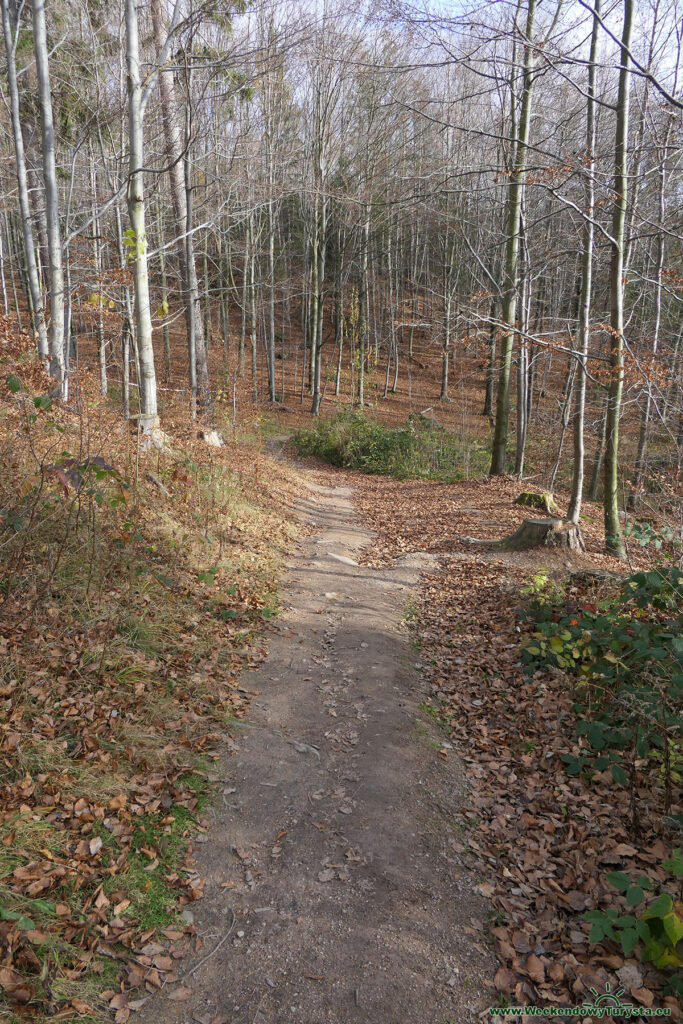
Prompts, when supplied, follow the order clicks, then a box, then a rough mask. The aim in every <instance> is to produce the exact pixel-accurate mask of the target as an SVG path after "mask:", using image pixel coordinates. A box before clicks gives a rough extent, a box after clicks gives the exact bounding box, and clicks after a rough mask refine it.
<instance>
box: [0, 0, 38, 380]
mask: <svg viewBox="0 0 683 1024" xmlns="http://www.w3.org/2000/svg"><path fill="white" fill-rule="evenodd" d="M2 29H3V34H4V38H5V51H6V54H7V83H8V86H9V101H10V102H9V106H10V113H11V116H12V133H13V136H14V156H15V162H16V169H17V186H18V194H19V212H20V216H21V230H22V233H23V237H24V252H25V256H26V273H27V275H28V285H29V292H30V296H31V305H32V307H33V322H34V325H35V331H36V334H37V335H38V338H37V341H38V356H39V358H40V359H41V361H42V362H44V363H47V362H48V359H49V348H48V337H47V326H46V324H45V310H44V308H43V292H42V288H41V286H40V276H39V274H38V265H37V263H36V251H35V245H34V242H33V228H32V226H31V206H30V203H29V190H28V178H27V173H26V156H25V153H24V137H23V133H22V130H21V114H20V111H19V88H18V85H17V68H16V60H15V55H16V42H17V39H16V36H17V35H18V32H19V26H18V25H17V26H16V30H15V31H16V34H15V37H14V38H13V37H12V27H11V20H10V13H9V0H2ZM3 263H4V261H3ZM2 295H3V302H4V306H5V313H7V292H6V290H5V276H4V265H3V275H2Z"/></svg>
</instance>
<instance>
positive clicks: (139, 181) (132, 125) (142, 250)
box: [126, 0, 159, 432]
mask: <svg viewBox="0 0 683 1024" xmlns="http://www.w3.org/2000/svg"><path fill="white" fill-rule="evenodd" d="M126 68H127V82H128V136H129V149H130V152H129V170H128V193H127V201H128V217H129V219H130V229H131V234H130V236H129V238H130V241H131V243H132V244H131V245H130V246H129V249H130V257H129V258H130V259H131V262H132V268H133V286H134V293H135V326H136V335H137V346H138V358H139V362H140V379H139V382H138V383H139V391H140V426H141V428H142V430H143V431H144V432H151V431H152V430H154V429H155V427H157V425H158V421H159V420H158V413H157V382H156V373H155V370H154V349H153V347H152V317H151V313H150V305H149V280H148V274H147V235H146V232H145V199H144V186H143V176H142V167H143V154H144V145H143V131H142V84H141V79H140V42H139V36H138V11H137V2H136V0H126Z"/></svg>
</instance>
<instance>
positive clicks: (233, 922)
mask: <svg viewBox="0 0 683 1024" xmlns="http://www.w3.org/2000/svg"><path fill="white" fill-rule="evenodd" d="M230 913H231V914H232V921H231V922H230V927H229V928H228V930H227V932H226V933H225V935H224V936H223V938H222V939H220V940H219V941H218V942H217V943H216V945H215V946H214V947H213V949H212V950H211V952H210V953H207V954H206V956H204V957H202V959H201V960H200V961H199V963H197V964H195V965H194V967H192V968H191V969H190V970H189V971H187V972H186V973H185V974H183V976H182V978H181V979H180V984H181V985H182V983H183V982H184V981H185V979H186V978H190V977H192V975H193V974H194V972H195V971H198V970H199V968H200V967H201V966H202V965H203V964H205V963H206V961H207V960H210V959H211V957H212V956H214V955H215V954H216V953H217V952H218V950H219V949H220V948H221V946H222V945H223V944H224V943H225V942H227V941H228V939H229V938H230V935H231V933H232V930H233V928H234V927H235V925H236V924H237V918H236V917H235V911H234V910H233V909H232V908H231V909H230Z"/></svg>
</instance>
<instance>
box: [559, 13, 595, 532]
mask: <svg viewBox="0 0 683 1024" xmlns="http://www.w3.org/2000/svg"><path fill="white" fill-rule="evenodd" d="M594 4H595V6H594V11H595V14H594V17H593V31H592V34H591V46H590V55H589V58H588V93H587V95H588V101H587V104H586V160H587V161H588V167H587V168H586V199H585V206H586V214H587V216H586V220H585V221H584V224H583V257H582V263H581V296H580V300H579V303H580V304H579V352H580V353H581V355H580V362H579V368H578V371H579V378H578V382H577V386H576V400H575V405H574V423H573V428H574V430H573V433H574V464H573V467H572V493H571V498H570V501H569V511H568V513H567V518H568V519H569V520H570V522H572V523H578V521H579V519H580V518H581V502H582V500H583V478H584V462H585V458H586V446H585V441H584V424H585V413H586V359H587V356H588V342H589V339H590V311H591V289H592V286H593V238H594V227H593V207H594V204H595V181H594V179H593V168H594V165H595V75H596V67H595V58H596V54H597V48H598V28H599V24H600V23H599V18H600V0H594Z"/></svg>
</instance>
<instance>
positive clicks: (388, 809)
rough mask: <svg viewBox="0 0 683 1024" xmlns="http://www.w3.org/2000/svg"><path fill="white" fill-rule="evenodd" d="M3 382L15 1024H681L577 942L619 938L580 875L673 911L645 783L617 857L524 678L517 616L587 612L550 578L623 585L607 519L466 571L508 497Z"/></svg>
mask: <svg viewBox="0 0 683 1024" xmlns="http://www.w3.org/2000/svg"><path fill="white" fill-rule="evenodd" d="M5 363H6V371H9V376H8V377H7V396H5V397H4V398H3V406H2V414H3V417H4V418H5V420H6V445H5V449H4V452H5V457H4V459H1V460H0V467H2V473H1V474H0V484H1V487H0V510H1V511H2V514H3V517H4V519H5V520H6V522H7V523H8V524H9V527H10V530H9V532H8V534H7V536H8V538H9V541H8V544H9V547H8V549H7V552H5V553H4V555H3V558H4V562H3V566H2V575H1V576H0V582H2V581H3V580H4V581H5V582H4V583H3V584H2V585H3V586H4V590H2V589H0V593H2V594H3V597H4V598H5V603H4V606H3V608H4V618H3V621H2V632H1V633H0V653H2V654H4V655H5V657H4V659H3V667H2V676H1V677H0V684H2V685H1V686H0V696H1V697H2V698H3V702H4V703H3V711H4V719H3V720H2V722H0V783H1V788H0V953H1V958H2V959H1V963H2V966H0V986H2V988H3V989H4V993H5V995H6V998H7V1002H6V1003H5V1004H0V1005H1V1006H2V1010H3V1012H4V1010H5V1007H7V1010H8V1012H9V1013H10V1016H9V1017H8V1019H9V1020H12V1021H19V1020H23V1019H31V1020H33V1021H35V1022H40V1024H42V1022H43V1021H45V1020H46V1019H49V1018H50V1019H59V1020H60V1021H63V1022H67V1021H68V1022H69V1024H72V1022H75V1021H79V1024H80V1022H84V1021H88V1022H95V1021H98V1022H99V1021H102V1020H104V1019H109V1018H110V1011H114V1014H115V1020H116V1022H117V1024H126V1022H127V1021H129V1020H130V1021H140V1024H162V1022H163V1024H166V1022H167V1021H168V1022H169V1024H175V1022H177V1024H181V1022H182V1024H190V1022H191V1021H192V1022H196V1024H227V1022H230V1024H267V1022H268V1021H271V1022H273V1021H278V1022H280V1021H282V1022H286V1021H291V1022H295V1021H296V1022H297V1024H314V1022H315V1024H325V1022H326V1021H339V1022H340V1024H341V1022H342V1021H343V1022H346V1021H354V1020H357V1021H358V1022H362V1024H399V1022H400V1024H413V1022H414V1024H450V1022H452V1021H453V1022H456V1021H457V1024H470V1022H473V1021H476V1020H479V1019H488V1014H487V1012H486V1009H487V1007H488V1006H489V1005H492V1004H498V1003H500V1005H503V1006H509V1005H522V1004H535V1005H539V1006H549V1005H550V1006H558V1005H560V1006H571V1005H575V1004H578V1003H582V1002H583V1001H584V1000H585V999H589V998H590V995H591V990H592V989H595V990H596V991H598V992H604V991H605V989H606V986H607V985H608V984H609V985H610V986H611V987H612V991H615V990H616V989H618V988H619V989H624V991H625V993H626V995H625V996H624V998H625V999H629V1000H630V1001H633V1002H634V1004H635V1005H640V1006H644V1007H650V1006H653V1005H656V1006H665V1007H667V1008H668V1009H670V1010H671V1012H672V1016H673V1018H674V1019H678V1018H677V1017H676V1014H677V1013H678V1012H679V1005H678V1002H677V1000H676V998H675V997H673V996H672V995H670V994H668V995H667V994H666V992H665V991H664V989H663V979H662V976H661V974H660V973H659V972H656V971H654V970H653V969H651V968H650V967H649V966H648V965H644V964H643V963H642V962H641V961H640V960H639V959H637V957H636V955H635V954H633V953H632V954H630V955H623V953H622V952H621V951H620V949H619V948H618V947H617V946H616V944H615V943H611V944H607V945H605V944H604V943H603V944H602V945H599V946H596V945H594V944H591V941H590V938H589V930H590V925H589V923H588V922H587V921H585V920H584V919H583V917H582V915H583V913H584V911H587V910H593V909H594V908H598V907H601V908H602V907H608V908H610V907H612V908H613V907H617V908H621V909H622V910H623V902H624V898H623V897H622V896H620V895H619V894H618V893H615V891H614V889H613V888H610V885H609V883H608V882H606V881H605V874H606V872H609V871H615V870H618V871H621V872H626V873H629V874H635V875H636V876H638V877H643V876H645V875H646V876H648V877H649V879H650V881H651V883H652V887H653V888H654V891H659V890H660V889H661V887H662V886H664V887H666V886H670V882H669V880H668V878H667V873H666V871H665V870H664V869H663V867H662V864H663V862H665V860H666V858H667V857H668V856H669V855H670V852H671V850H670V847H671V832H670V830H668V831H667V827H666V825H665V824H663V819H662V814H661V797H662V792H661V791H662V786H661V783H660V781H658V780H657V779H656V778H655V780H654V784H651V782H650V781H648V784H647V785H645V774H644V772H643V782H642V785H639V787H638V791H637V794H636V796H635V803H637V804H638V808H637V809H638V816H639V823H638V827H639V833H638V836H637V838H636V836H635V835H634V832H633V829H632V827H631V825H630V821H629V819H630V816H631V813H632V811H633V807H631V806H630V805H629V799H628V795H627V792H626V790H624V789H623V788H619V787H618V786H617V787H615V785H614V781H613V780H612V778H611V776H610V774H609V772H607V771H596V772H594V773H592V775H591V777H590V778H588V777H584V776H580V777H569V776H568V774H567V770H566V764H565V762H564V760H563V758H564V757H565V755H566V754H568V753H570V754H571V753H576V752H577V751H578V750H579V745H578V742H577V739H576V735H575V726H576V717H577V716H576V713H575V711H574V708H573V700H574V697H573V693H572V686H571V684H570V683H569V682H568V680H567V678H566V677H564V676H562V675H561V674H560V673H558V672H555V673H553V672H551V671H545V670H543V671H540V670H537V671H534V672H533V673H531V674H528V673H526V672H525V671H524V669H523V667H522V665H521V661H520V656H521V645H522V643H523V642H524V640H525V638H526V637H525V633H528V631H529V630H530V629H532V628H533V627H530V626H528V625H525V624H524V622H523V621H522V619H521V618H520V614H519V612H520V606H521V605H522V604H523V603H524V601H525V593H526V594H528V593H529V591H530V590H531V591H532V592H533V590H534V588H536V587H537V586H538V587H548V589H549V590H550V591H552V589H553V588H555V587H557V588H558V592H559V593H561V594H562V595H563V598H564V599H566V601H567V602H568V607H570V606H576V608H577V609H578V608H581V607H584V608H585V607H589V606H590V605H591V604H593V605H596V604H597V603H598V602H599V600H600V599H601V596H602V595H601V594H600V584H592V583H590V581H589V582H585V581H584V582H577V581H576V579H575V577H574V576H573V575H572V573H573V571H574V570H581V569H584V568H590V569H595V568H597V569H604V570H608V571H610V570H611V571H615V572H617V573H619V574H623V573H624V572H625V571H629V570H631V571H633V570H635V569H637V568H639V567H640V565H642V564H646V563H645V562H644V561H643V551H642V549H641V550H639V552H638V557H637V558H636V557H635V556H634V558H633V560H632V561H631V562H630V563H629V566H628V569H627V568H626V567H625V566H624V565H623V564H622V563H617V562H614V561H613V560H612V559H610V558H608V557H607V556H605V555H604V553H603V551H602V549H603V543H604V541H603V536H602V510H601V508H600V506H599V505H596V504H593V503H590V502H588V503H586V504H585V507H584V513H583V517H582V530H583V534H584V539H585V541H586V548H587V551H586V554H585V555H577V554H571V555H567V554H564V553H562V554H558V553H554V554H553V553H550V552H547V551H537V552H532V553H519V552H516V553H509V554H504V553H502V552H491V551H488V552H487V551H485V550H483V549H481V548H476V549H473V548H471V547H468V546H467V545H465V544H463V542H462V540H461V539H460V538H462V537H463V535H469V536H475V537H479V538H494V537H501V536H504V535H507V534H510V533H512V532H513V531H514V530H515V529H516V528H517V527H518V526H519V524H520V523H521V521H522V520H523V519H524V518H525V517H526V515H527V514H528V513H527V512H525V510H524V509H523V508H522V507H520V506H518V505H515V504H514V499H515V497H516V496H517V495H518V494H519V492H520V490H522V489H524V487H526V486H528V485H527V484H526V483H525V484H524V485H523V484H521V483H520V482H519V481H515V480H513V479H512V478H509V477H504V478H500V479H495V480H485V479H482V478H477V477H476V476H475V475H474V472H473V475H472V478H470V479H466V480H463V481H461V482H459V483H455V484H443V483H438V482H435V481H426V480H396V479H391V478H386V477H370V476H366V475H363V474H361V473H358V472H347V471H341V470H332V469H331V468H330V467H329V466H323V465H322V464H320V463H318V462H316V461H315V460H301V459H298V460H294V461H292V460H288V459H287V458H286V450H285V453H284V455H285V457H284V458H283V457H282V455H280V457H279V458H278V459H277V461H276V460H274V459H273V458H272V454H274V453H277V452H279V449H280V447H281V445H280V444H279V443H278V442H275V441H273V440H272V437H273V435H274V434H278V433H279V434H281V433H282V432H283V431H284V430H290V429H291V428H292V426H294V425H296V421H298V420H299V419H302V420H303V421H304V422H305V419H304V418H303V417H300V416H299V414H298V413H295V412H294V411H293V410H290V411H289V412H284V413H283V412H282V411H278V412H277V413H276V412H275V411H274V410H273V409H270V410H268V411H266V412H265V413H263V412H262V411H261V412H259V413H258V415H257V416H256V417H255V418H254V419H249V417H247V419H246V420H243V419H242V418H240V419H239V420H238V422H237V425H236V430H235V431H234V434H233V436H232V437H230V424H229V419H230V417H229V413H230V403H229V401H228V402H227V404H226V408H225V409H224V410H223V411H224V422H223V423H222V424H221V425H222V426H223V429H224V431H225V435H226V440H227V441H228V443H227V444H226V446H225V447H224V448H219V449H212V448H208V447H207V446H206V445H204V444H203V443H201V442H200V441H199V440H198V438H197V435H196V424H193V423H191V422H190V421H189V419H188V417H187V414H186V410H183V409H182V408H181V405H180V404H177V405H173V404H172V403H169V407H168V409H167V410H166V414H165V418H164V429H165V430H167V431H168V434H169V436H170V439H171V440H170V447H169V449H168V450H166V451H162V452H158V451H154V450H152V451H149V452H144V451H139V450H138V449H137V446H136V444H135V437H134V435H133V434H132V432H131V431H130V430H129V428H128V427H127V426H126V425H125V424H123V423H122V421H121V420H120V416H119V413H118V409H117V408H116V396H115V395H114V394H112V395H111V396H110V398H109V399H107V400H102V399H99V398H97V397H95V392H96V379H95V378H94V377H93V378H92V380H90V379H89V378H88V380H85V376H84V381H83V384H82V390H81V392H79V395H80V396H81V397H85V398H86V401H82V402H81V399H80V398H79V402H81V404H80V405H79V409H80V411H78V410H77V409H76V408H75V407H73V408H71V407H69V408H66V407H64V408H62V407H59V406H57V405H56V406H55V407H54V408H52V409H51V408H50V403H44V402H43V399H42V398H41V395H42V394H43V393H44V392H45V391H46V390H47V386H48V382H47V381H46V380H45V379H43V375H42V370H40V369H39V368H38V367H37V366H36V365H35V363H33V362H31V361H30V360H27V358H26V356H25V353H24V352H23V351H18V352H16V353H14V351H13V350H12V349H9V348H7V350H6V352H5ZM85 384H87V385H88V388H89V393H88V394H87V395H86V390H85ZM404 397H405V396H404ZM409 399H410V402H414V399H415V395H414V393H413V394H412V395H411V396H409ZM36 401H37V404H36ZM396 401H397V403H398V399H396ZM406 401H407V400H406ZM420 401H421V402H422V398H421V400H420ZM425 404H426V399H425ZM378 408H379V406H378ZM409 411H414V409H413V406H412V405H411V407H410V408H408V407H407V406H406V404H405V402H403V404H402V405H401V407H400V409H399V408H398V405H397V408H396V410H395V413H396V417H397V419H396V420H394V419H391V422H394V421H396V422H398V421H399V420H400V419H401V418H402V417H404V414H407V412H409ZM399 414H400V415H399ZM290 420H292V421H294V422H292V423H290ZM268 437H271V440H270V441H268V440H267V438H268ZM463 439H464V440H463V443H464V441H465V440H466V438H465V435H463ZM468 443H469V442H468ZM63 446H66V447H67V448H68V449H69V450H68V451H65V450H63ZM269 449H270V452H271V454H269V453H268V450H269ZM69 451H70V452H71V453H72V455H71V456H69ZM66 456H69V458H70V462H65V461H63V460H64V458H65V457H66ZM93 456H95V457H97V458H100V459H102V458H103V459H104V462H105V463H106V465H107V467H108V468H107V469H106V470H101V471H99V472H96V473H95V474H94V476H93V479H92V480H90V479H89V478H88V481H87V482H86V485H85V486H83V485H79V484H77V483H74V479H75V478H74V477H72V476H70V475H69V474H68V473H66V472H65V468H68V466H69V465H70V464H72V463H73V464H75V468H76V470H79V472H81V473H84V472H85V468H86V466H87V463H88V460H89V459H91V458H92V457H93ZM60 459H61V460H62V461H60ZM79 467H80V469H79ZM70 472H71V471H70ZM534 485H537V480H535V481H534ZM566 497H567V496H566V494H565V493H564V492H563V491H562V489H561V488H557V489H556V499H557V500H558V503H559V505H560V507H561V512H562V511H564V508H565V507H566ZM37 508H40V509H41V510H42V514H41V516H37V515H35V514H34V512H33V511H32V510H35V509H37ZM82 509H85V510H86V511H87V515H84V514H82V513H81V510H82ZM27 510H28V512H29V513H31V516H30V517H29V519H28V520H26V514H27ZM22 517H23V518H22ZM26 521H28V527H25V525H22V524H25V523H26ZM12 531H13V532H12ZM22 531H23V532H22ZM24 536H26V538H27V540H26V543H23V541H22V538H23V537H24ZM297 537H298V538H299V540H298V541H295V538H297ZM10 556H11V557H10ZM285 557H286V558H287V562H286V570H287V575H286V576H285V578H284V579H283V578H282V565H283V558H285ZM639 559H640V561H639ZM10 584H11V585H10ZM279 610H280V611H281V614H278V611H279ZM276 616H277V617H276ZM364 645H367V646H364ZM264 659H265V660H264ZM658 801H659V805H660V806H659V809H658ZM677 809H678V810H680V809H681V808H680V807H678V806H677V805H675V804H674V806H673V809H672V813H673V812H675V811H676V810H677ZM200 897H201V898H200ZM586 1019H587V1020H588V1019H590V1018H586ZM634 1019H635V1018H634Z"/></svg>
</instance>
